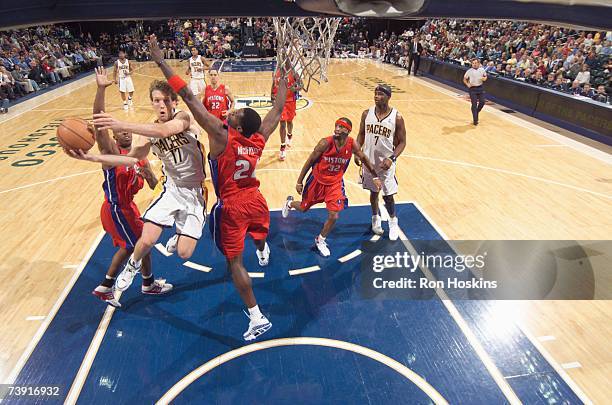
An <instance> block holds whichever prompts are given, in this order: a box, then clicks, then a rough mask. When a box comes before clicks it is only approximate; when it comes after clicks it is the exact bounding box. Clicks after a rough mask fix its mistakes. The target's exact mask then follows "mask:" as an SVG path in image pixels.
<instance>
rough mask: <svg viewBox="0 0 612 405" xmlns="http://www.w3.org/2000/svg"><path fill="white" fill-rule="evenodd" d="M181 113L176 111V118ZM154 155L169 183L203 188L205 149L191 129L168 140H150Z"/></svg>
mask: <svg viewBox="0 0 612 405" xmlns="http://www.w3.org/2000/svg"><path fill="white" fill-rule="evenodd" d="M179 112H180V111H178V110H177V111H175V112H174V116H176V114H178V113H179ZM150 141H151V148H152V150H153V153H154V154H155V155H156V156H157V157H158V158H159V159H160V160H161V161H162V164H163V168H162V170H163V172H164V175H165V176H166V179H167V181H168V182H171V183H174V184H176V185H177V186H179V187H202V184H203V182H204V179H205V178H206V172H205V170H204V153H203V147H202V144H201V143H200V141H199V140H198V136H197V135H196V134H195V133H193V132H191V131H190V130H189V129H188V130H186V131H183V132H181V133H180V134H175V135H172V136H169V137H167V138H150Z"/></svg>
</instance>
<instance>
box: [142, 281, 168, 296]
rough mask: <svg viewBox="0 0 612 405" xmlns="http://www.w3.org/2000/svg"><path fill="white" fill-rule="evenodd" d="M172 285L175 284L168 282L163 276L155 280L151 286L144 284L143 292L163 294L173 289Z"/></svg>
mask: <svg viewBox="0 0 612 405" xmlns="http://www.w3.org/2000/svg"><path fill="white" fill-rule="evenodd" d="M172 287H174V286H173V285H172V284H170V283H166V280H164V279H163V278H158V279H157V280H155V281H153V284H151V285H150V286H148V287H145V286H142V288H141V291H142V293H143V294H149V295H161V294H165V293H167V292H168V291H170V290H172Z"/></svg>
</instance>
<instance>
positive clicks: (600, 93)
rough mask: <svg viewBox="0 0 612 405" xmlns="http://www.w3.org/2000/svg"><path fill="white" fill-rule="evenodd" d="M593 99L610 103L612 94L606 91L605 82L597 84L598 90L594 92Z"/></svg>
mask: <svg viewBox="0 0 612 405" xmlns="http://www.w3.org/2000/svg"><path fill="white" fill-rule="evenodd" d="M593 100H595V101H599V102H600V103H607V104H610V96H608V94H607V93H606V86H604V85H603V84H600V85H599V86H597V92H596V93H595V94H593Z"/></svg>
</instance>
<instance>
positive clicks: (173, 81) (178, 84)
mask: <svg viewBox="0 0 612 405" xmlns="http://www.w3.org/2000/svg"><path fill="white" fill-rule="evenodd" d="M168 84H169V85H170V87H172V90H174V92H175V93H178V92H179V91H181V90H182V89H183V87H185V86H187V83H185V80H183V79H181V77H180V76H179V75H174V76H172V77H171V78H169V79H168Z"/></svg>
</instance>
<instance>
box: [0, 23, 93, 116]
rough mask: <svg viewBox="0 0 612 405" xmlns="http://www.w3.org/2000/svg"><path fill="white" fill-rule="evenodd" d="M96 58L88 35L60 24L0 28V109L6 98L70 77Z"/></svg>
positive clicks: (3, 109)
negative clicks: (2, 30) (79, 33)
mask: <svg viewBox="0 0 612 405" xmlns="http://www.w3.org/2000/svg"><path fill="white" fill-rule="evenodd" d="M99 60H100V54H99V51H98V49H97V47H96V45H95V42H94V41H93V40H92V38H91V35H84V34H81V35H78V36H75V35H73V34H72V33H71V32H70V30H69V29H68V28H67V27H65V26H62V25H49V26H38V27H32V28H26V29H19V30H12V31H8V32H0V113H6V112H7V111H8V105H9V101H10V100H14V99H16V98H19V97H23V96H25V95H26V94H29V93H33V92H37V91H39V90H41V89H44V88H47V87H49V86H54V85H57V84H59V83H62V82H64V81H66V80H70V79H71V78H72V77H74V75H75V74H77V73H78V72H81V71H90V70H91V69H93V67H94V66H96V64H98V61H99Z"/></svg>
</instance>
